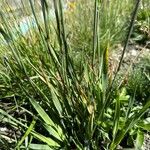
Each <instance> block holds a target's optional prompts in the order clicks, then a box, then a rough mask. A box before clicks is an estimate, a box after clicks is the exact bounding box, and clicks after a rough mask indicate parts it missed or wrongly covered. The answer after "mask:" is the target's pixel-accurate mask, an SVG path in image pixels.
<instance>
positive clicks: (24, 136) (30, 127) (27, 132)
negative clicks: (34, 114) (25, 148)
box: [16, 119, 36, 148]
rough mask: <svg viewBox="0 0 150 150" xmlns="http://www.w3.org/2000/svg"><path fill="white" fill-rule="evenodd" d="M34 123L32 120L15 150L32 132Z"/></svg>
mask: <svg viewBox="0 0 150 150" xmlns="http://www.w3.org/2000/svg"><path fill="white" fill-rule="evenodd" d="M35 123H36V121H35V120H34V119H33V121H32V122H31V124H30V126H29V127H28V129H27V131H26V132H25V134H24V135H23V137H22V138H21V140H20V141H19V142H18V144H17V146H16V148H19V147H20V146H21V145H22V143H23V142H24V140H25V139H26V137H27V136H28V135H29V134H30V133H31V131H32V130H33V128H34V126H35Z"/></svg>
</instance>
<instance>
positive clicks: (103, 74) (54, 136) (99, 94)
mask: <svg viewBox="0 0 150 150" xmlns="http://www.w3.org/2000/svg"><path fill="white" fill-rule="evenodd" d="M29 2H30V5H31V9H32V13H33V16H34V18H35V22H36V25H37V31H35V34H34V30H32V32H31V33H30V36H31V37H33V38H31V39H30V40H28V39H26V38H25V37H24V36H21V35H20V34H19V37H20V38H19V40H15V39H14V38H13V37H12V32H11V27H10V26H8V24H7V20H5V18H4V17H3V14H2V13H1V16H2V20H3V30H1V34H2V35H3V37H4V39H5V41H6V42H7V47H8V49H9V50H10V51H11V53H8V54H7V58H8V59H7V58H5V57H4V58H2V59H4V61H3V63H1V64H2V66H3V68H4V70H2V73H1V80H0V81H1V83H2V85H7V86H9V87H10V88H11V90H12V91H13V89H14V88H15V90H14V92H13V93H14V94H15V95H14V97H15V100H16V102H17V103H16V104H15V105H14V109H13V110H14V111H16V110H18V111H19V112H20V111H24V112H23V115H21V116H18V118H16V117H15V116H14V117H13V116H12V114H11V113H10V112H7V111H5V110H3V109H0V115H1V116H2V117H3V119H2V121H3V122H5V123H8V124H9V125H11V126H12V127H14V128H19V129H20V130H21V131H22V132H23V134H22V137H20V139H19V138H18V139H17V140H16V141H15V142H16V144H15V148H16V149H22V148H24V149H30V148H31V149H37V147H40V149H81V150H83V149H85V150H89V149H95V150H96V149H99V148H101V149H110V150H114V149H116V147H117V146H118V145H119V144H120V143H121V141H123V140H124V138H125V135H126V133H129V131H130V130H131V129H133V127H134V126H135V125H136V124H137V123H138V122H139V119H140V118H141V117H142V116H143V114H144V113H145V112H146V111H147V109H148V108H149V106H150V102H149V101H147V103H146V104H145V105H143V107H141V108H139V109H137V110H134V108H133V102H134V94H133V95H130V96H129V95H127V94H126V88H116V89H114V90H112V87H113V84H114V82H115V78H116V76H117V73H118V71H119V69H120V66H121V63H122V59H123V55H124V52H125V50H126V47H127V45H128V41H129V38H130V35H131V32H132V28H133V24H134V20H135V17H136V13H137V9H138V6H139V2H140V1H137V3H136V6H135V10H134V13H133V16H132V19H131V20H132V21H131V23H130V28H129V29H130V30H129V32H128V34H127V38H126V42H125V47H124V50H123V53H122V57H121V60H120V63H119V67H118V69H117V72H116V74H115V77H114V80H113V81H110V80H109V78H108V52H109V42H108V43H105V42H104V43H105V44H107V45H105V46H104V47H102V48H101V46H100V43H99V42H101V41H102V42H103V40H102V39H101V36H100V34H99V29H100V28H99V27H100V20H99V18H100V15H101V11H102V10H101V9H102V8H101V7H100V6H101V4H102V2H100V1H99V0H95V3H94V8H93V9H94V23H93V24H94V25H93V38H92V39H93V42H92V48H91V51H92V57H91V56H89V55H88V56H87V55H85V54H86V53H85V52H81V53H80V55H81V57H80V59H79V61H80V62H79V64H77V63H76V59H75V58H74V55H75V52H74V51H73V50H74V49H72V46H71V45H70V43H68V39H67V35H66V30H67V29H66V27H67V26H66V25H65V22H64V13H63V8H62V1H61V0H58V1H56V0H53V4H54V10H55V16H56V18H55V19H56V22H55V23H53V22H50V21H49V19H48V16H49V10H48V7H47V6H48V5H47V2H46V0H42V1H41V6H42V13H43V18H44V25H43V24H42V23H40V22H39V18H38V17H37V16H36V15H37V14H36V11H35V8H34V5H33V1H32V0H29ZM52 23H53V25H50V24H52ZM3 31H4V32H3ZM53 31H56V32H53ZM51 32H52V33H53V34H51ZM6 35H7V36H6ZM35 35H36V36H37V39H36V37H35ZM52 35H54V36H52ZM56 37H57V39H55V38H56ZM51 38H54V39H51ZM108 39H109V38H108ZM34 40H36V42H34ZM10 41H11V42H10ZM53 41H54V42H53ZM73 54H74V55H73ZM78 58H79V57H77V59H78ZM89 58H90V59H89ZM87 60H88V61H87ZM4 81H5V82H4ZM2 89H3V91H4V90H6V87H5V86H4V87H3V86H2ZM112 93H114V96H113V97H112ZM4 95H5V94H4ZM17 95H18V97H17ZM11 100H12V99H11ZM19 103H20V104H19ZM18 104H19V105H18Z"/></svg>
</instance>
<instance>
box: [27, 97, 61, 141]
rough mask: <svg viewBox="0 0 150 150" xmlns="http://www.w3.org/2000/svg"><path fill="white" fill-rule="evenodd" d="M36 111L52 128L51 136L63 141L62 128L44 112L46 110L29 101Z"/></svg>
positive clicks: (32, 100)
mask: <svg viewBox="0 0 150 150" xmlns="http://www.w3.org/2000/svg"><path fill="white" fill-rule="evenodd" d="M29 100H30V102H31V104H32V105H33V107H34V108H35V110H36V111H37V112H38V114H39V115H40V117H41V118H42V119H43V120H44V121H45V123H46V124H47V125H49V126H51V127H52V130H51V134H52V135H53V136H54V137H55V138H56V139H58V140H60V141H62V138H63V136H62V135H63V133H62V130H61V128H60V127H59V126H58V125H56V124H55V123H54V122H53V121H52V120H51V119H50V117H49V116H48V114H47V113H46V112H45V111H44V109H43V108H42V107H41V106H40V105H39V104H38V103H37V102H36V101H35V100H34V99H31V98H30V99H29Z"/></svg>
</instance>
